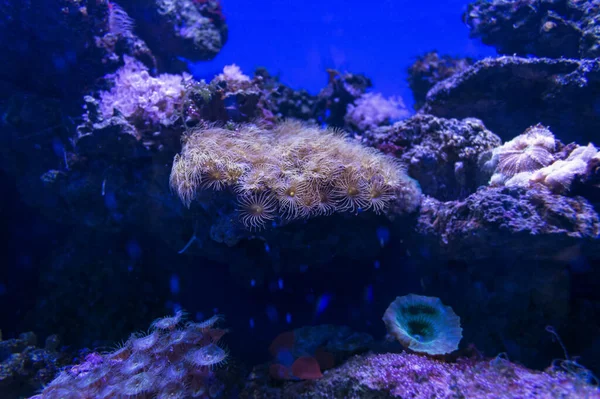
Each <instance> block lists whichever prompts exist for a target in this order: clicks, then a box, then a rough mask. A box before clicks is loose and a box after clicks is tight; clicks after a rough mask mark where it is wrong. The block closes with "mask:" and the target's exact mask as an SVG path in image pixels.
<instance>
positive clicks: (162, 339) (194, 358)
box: [32, 311, 227, 399]
mask: <svg viewBox="0 0 600 399" xmlns="http://www.w3.org/2000/svg"><path fill="white" fill-rule="evenodd" d="M183 319H184V314H183V312H181V311H179V312H177V313H176V314H175V315H174V316H171V317H164V318H161V319H158V320H156V321H155V322H154V323H152V325H151V327H150V332H149V333H148V334H146V335H140V334H133V335H132V336H131V337H130V338H129V339H128V340H127V341H126V342H125V343H124V344H123V345H122V346H121V347H120V348H118V349H117V350H115V351H113V352H109V353H105V354H99V353H91V354H89V355H87V356H86V358H85V360H84V361H83V362H82V363H80V364H78V365H75V366H72V367H70V368H68V369H66V370H64V371H63V372H61V373H60V374H58V376H57V377H56V378H55V379H54V380H53V381H52V382H51V383H50V384H48V385H47V386H46V387H45V388H44V389H43V391H42V392H41V393H40V394H39V395H36V396H34V397H33V398H32V399H54V398H97V399H101V398H121V397H123V398H125V397H127V398H130V397H135V398H140V399H143V398H188V397H211V398H216V397H219V396H220V395H221V393H222V392H223V389H224V385H223V383H222V382H221V381H219V379H218V378H217V376H216V375H215V372H214V369H215V368H216V367H217V366H219V365H221V364H223V363H225V362H226V358H227V353H226V352H225V350H223V349H222V348H221V347H220V346H219V344H218V341H219V340H220V338H221V337H222V336H223V335H224V334H225V332H226V331H225V330H221V329H218V328H216V327H215V324H216V323H217V322H218V321H219V320H220V317H219V316H213V317H212V318H210V319H208V320H206V321H203V322H200V323H192V322H189V323H186V324H184V320H183Z"/></svg>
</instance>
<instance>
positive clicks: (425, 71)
mask: <svg viewBox="0 0 600 399" xmlns="http://www.w3.org/2000/svg"><path fill="white" fill-rule="evenodd" d="M474 62H475V60H473V59H471V58H456V57H452V56H449V55H439V54H438V53H437V52H436V51H430V52H429V53H426V54H424V55H422V56H419V57H417V59H416V60H415V62H414V63H413V64H412V65H411V66H410V67H409V68H408V85H409V86H410V89H411V91H412V93H413V97H414V99H415V105H414V107H415V109H419V108H421V107H422V106H423V104H424V103H425V97H426V96H427V92H428V91H429V89H431V88H432V87H433V86H435V84H436V83H438V82H441V81H442V80H444V79H447V78H449V77H450V76H452V75H454V74H455V73H458V72H460V71H462V70H463V69H465V68H467V67H469V66H471V65H473V63H474Z"/></svg>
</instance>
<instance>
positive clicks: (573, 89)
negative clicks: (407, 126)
mask: <svg viewBox="0 0 600 399" xmlns="http://www.w3.org/2000/svg"><path fill="white" fill-rule="evenodd" d="M599 101H600V59H595V60H574V59H548V58H533V59H530V58H519V57H499V58H486V59H484V60H481V61H479V62H477V63H476V64H474V65H473V66H471V67H469V68H467V69H465V70H464V71H462V72H460V73H458V74H456V75H453V76H452V77H450V78H448V79H446V80H444V81H442V82H440V83H438V84H437V85H435V86H434V87H433V88H432V89H431V90H430V91H429V93H428V94H427V100H426V104H425V105H424V106H423V108H422V112H424V113H429V114H433V115H436V116H440V117H444V118H467V117H474V118H479V119H481V120H482V121H483V123H485V125H486V126H487V127H488V128H489V129H491V130H492V131H493V132H495V133H496V134H498V135H499V136H500V137H502V139H503V140H508V139H511V138H513V137H515V136H517V135H518V134H520V133H521V132H523V131H524V130H525V129H526V128H528V127H529V126H533V125H535V124H537V123H541V124H543V125H545V126H550V128H551V129H552V131H553V132H554V134H556V135H557V136H558V137H561V138H562V139H563V140H565V141H567V142H570V141H578V142H589V141H593V140H594V139H595V138H596V137H597V134H598V131H600V119H598V118H594V117H593V115H596V114H597V112H598V110H597V104H598V102H599Z"/></svg>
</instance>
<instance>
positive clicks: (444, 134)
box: [361, 114, 501, 201]
mask: <svg viewBox="0 0 600 399" xmlns="http://www.w3.org/2000/svg"><path fill="white" fill-rule="evenodd" d="M361 141H362V142H363V143H364V144H366V145H369V146H371V147H375V148H377V149H379V150H380V151H382V152H384V153H387V154H391V155H394V156H396V157H397V158H398V159H400V160H401V161H402V163H403V164H405V165H407V167H408V169H407V172H408V174H409V175H410V176H412V177H414V178H415V179H417V181H418V182H419V184H420V185H421V189H422V190H423V193H424V194H427V195H430V196H432V197H434V198H437V199H439V200H442V201H444V200H454V199H463V198H465V197H466V196H468V195H469V194H471V193H473V192H475V190H476V189H477V187H479V186H480V185H484V184H487V180H488V179H489V177H490V174H489V173H486V172H484V171H482V170H481V169H480V168H479V166H478V160H479V158H480V157H481V156H482V155H483V154H484V153H486V152H487V151H489V150H492V149H494V148H495V147H498V146H499V145H500V144H501V140H500V138H499V137H498V136H496V135H495V134H494V133H492V132H490V131H489V130H488V129H486V127H485V126H484V125H483V123H482V122H481V121H480V120H478V119H474V118H466V119H463V120H458V119H444V118H437V117H435V116H432V115H427V114H417V115H415V116H414V117H412V118H410V119H407V120H405V121H401V122H397V123H395V124H394V125H393V126H384V127H380V128H377V129H374V130H371V131H367V132H365V134H364V135H363V136H362V137H361Z"/></svg>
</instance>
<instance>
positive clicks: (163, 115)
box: [100, 56, 191, 126]
mask: <svg viewBox="0 0 600 399" xmlns="http://www.w3.org/2000/svg"><path fill="white" fill-rule="evenodd" d="M124 60H125V65H124V66H123V67H121V68H120V69H119V70H118V71H117V72H116V73H114V74H113V75H109V76H107V78H108V79H109V80H112V81H113V82H114V86H113V87H112V89H111V90H110V91H103V92H101V93H100V111H101V113H102V115H103V116H104V117H105V118H109V117H111V116H112V115H113V113H114V111H115V109H116V110H118V111H119V112H120V113H121V114H123V115H124V116H125V118H127V120H128V121H129V122H131V123H133V124H134V125H136V126H140V125H144V124H148V123H151V124H153V125H156V124H161V125H163V126H169V125H171V124H173V122H174V121H175V120H176V119H177V118H178V117H179V108H180V107H181V104H182V103H183V97H184V85H183V82H184V81H185V80H187V79H189V78H191V77H190V76H188V75H186V74H184V75H170V74H162V75H159V76H157V77H153V76H151V75H150V74H149V72H148V68H146V67H145V66H144V64H142V63H141V62H139V61H137V60H136V59H134V58H132V57H128V56H124Z"/></svg>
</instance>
